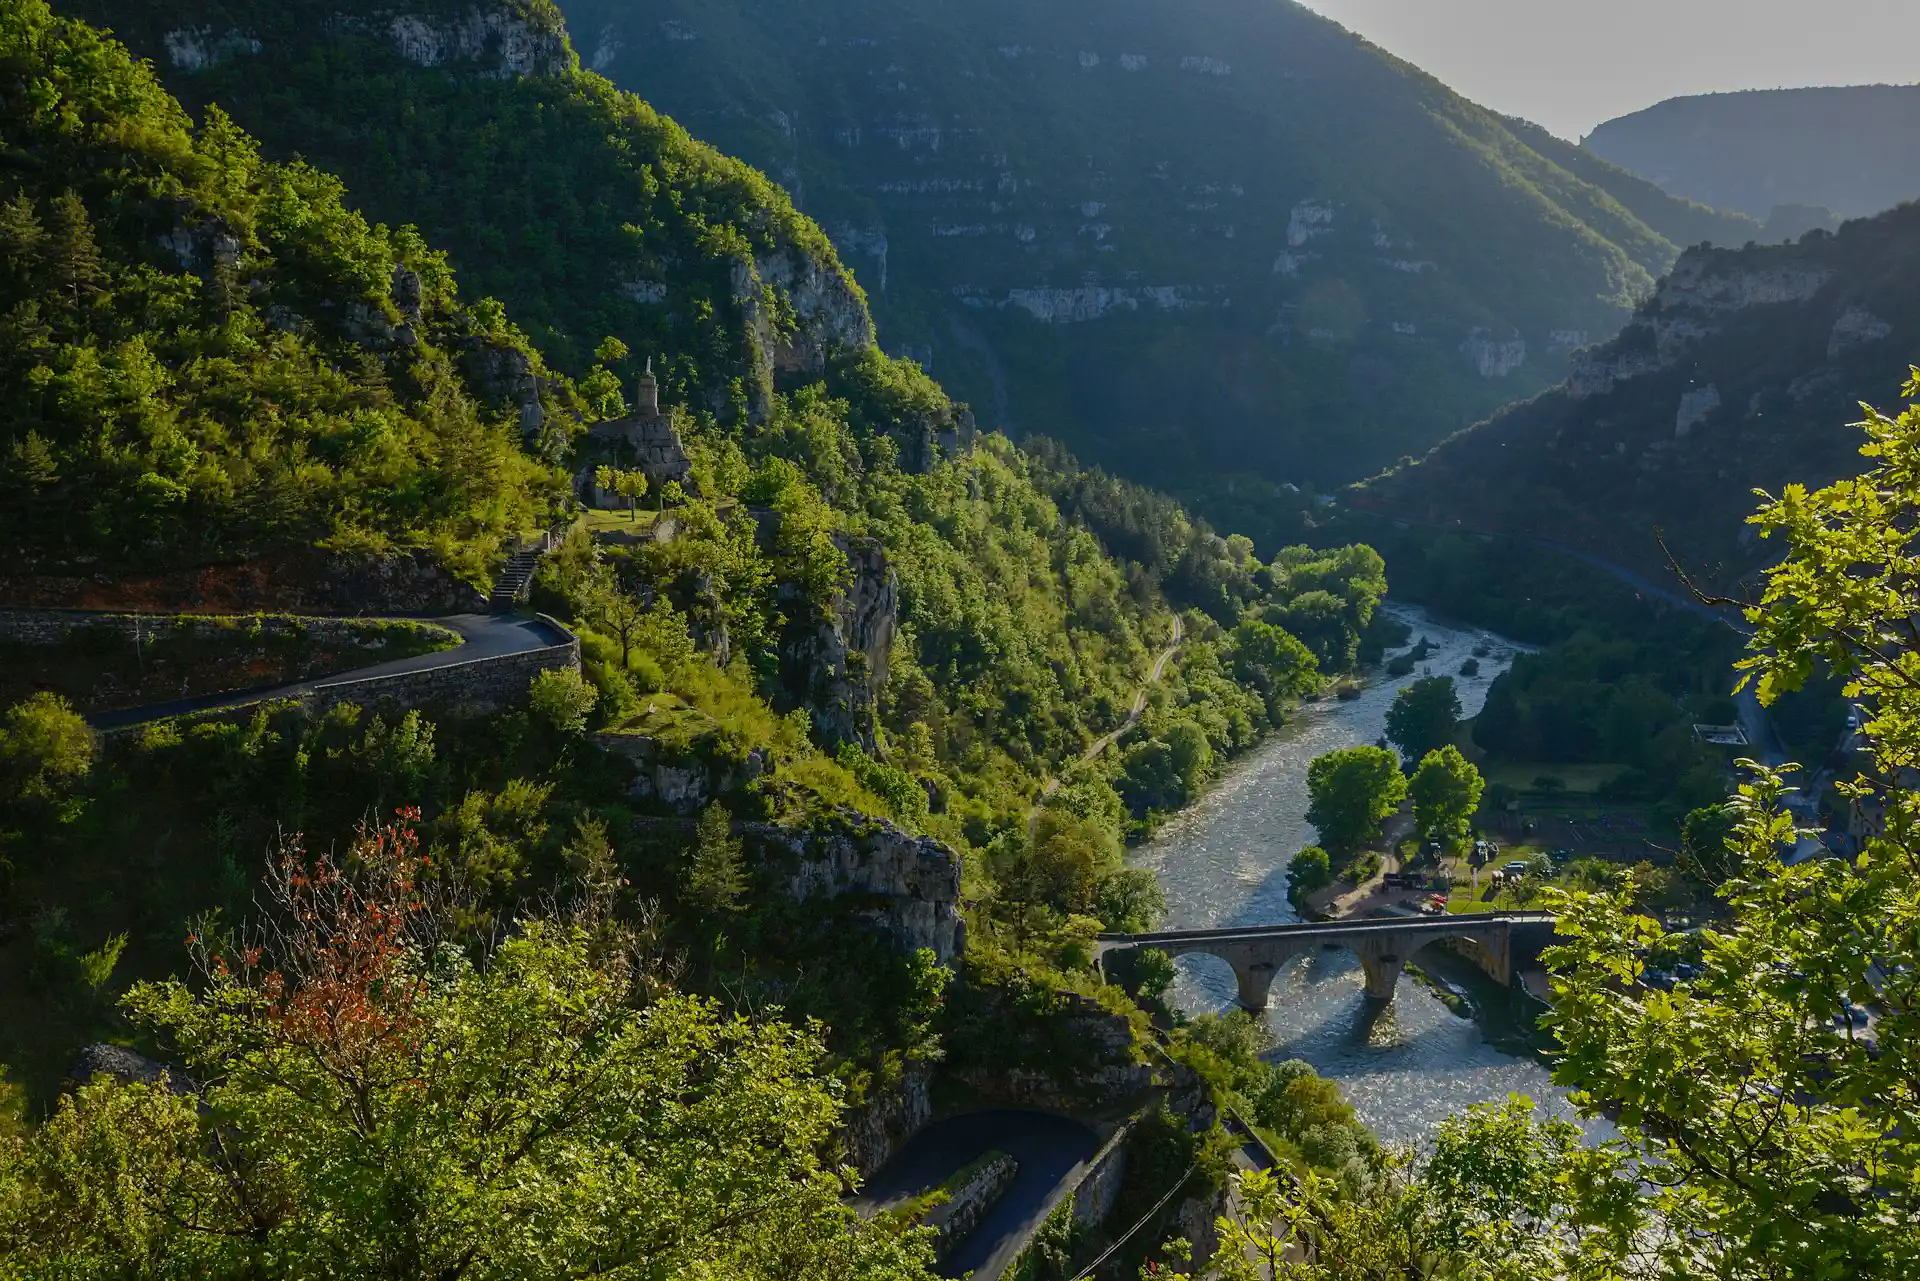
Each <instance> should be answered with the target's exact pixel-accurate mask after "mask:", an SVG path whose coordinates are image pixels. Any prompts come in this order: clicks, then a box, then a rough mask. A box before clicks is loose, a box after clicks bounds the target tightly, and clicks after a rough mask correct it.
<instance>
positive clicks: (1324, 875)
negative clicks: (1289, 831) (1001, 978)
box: [1287, 845, 1333, 907]
mask: <svg viewBox="0 0 1920 1281" xmlns="http://www.w3.org/2000/svg"><path fill="white" fill-rule="evenodd" d="M1331 884H1333V860H1332V859H1331V858H1329V857H1328V856H1327V852H1326V851H1325V850H1323V849H1321V848H1320V847H1319V846H1318V845H1309V846H1307V848H1305V849H1303V850H1301V851H1300V852H1299V853H1298V854H1295V855H1294V856H1293V860H1292V861H1291V862H1289V863H1288V864H1287V901H1288V902H1290V903H1292V904H1293V905H1294V906H1295V907H1299V906H1300V905H1301V904H1303V903H1305V902H1306V901H1307V895H1309V894H1311V893H1313V892H1314V891H1315V890H1323V889H1325V888H1326V887H1327V886H1329V885H1331Z"/></svg>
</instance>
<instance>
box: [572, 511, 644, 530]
mask: <svg viewBox="0 0 1920 1281" xmlns="http://www.w3.org/2000/svg"><path fill="white" fill-rule="evenodd" d="M658 519H660V513H659V512H653V511H647V510H646V509H645V508H642V509H641V510H639V511H637V512H629V511H627V510H626V509H625V508H618V509H607V508H595V509H593V510H591V511H589V512H588V513H587V515H586V521H587V532H588V533H590V534H603V533H614V534H631V533H644V532H646V531H647V530H649V529H652V528H653V522H654V521H656V520H658Z"/></svg>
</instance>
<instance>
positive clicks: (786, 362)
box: [755, 246, 873, 374]
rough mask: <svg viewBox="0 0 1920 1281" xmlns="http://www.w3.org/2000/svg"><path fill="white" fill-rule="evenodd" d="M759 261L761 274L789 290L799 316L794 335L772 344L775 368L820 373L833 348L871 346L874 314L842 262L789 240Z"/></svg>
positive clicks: (852, 349)
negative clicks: (818, 256)
mask: <svg viewBox="0 0 1920 1281" xmlns="http://www.w3.org/2000/svg"><path fill="white" fill-rule="evenodd" d="M755 265H756V268H757V270H758V274H759V277H760V279H761V280H763V281H765V282H766V283H767V284H769V285H772V286H773V287H774V288H775V289H778V290H779V291H780V292H781V293H783V294H785V295H786V298H787V302H788V304H789V305H790V306H792V308H793V313H794V315H795V316H796V317H798V319H799V321H800V324H799V327H798V328H797V329H796V330H795V331H794V332H793V333H792V334H791V335H785V336H783V337H782V339H781V341H779V342H777V343H775V344H774V347H773V351H772V356H773V367H774V369H775V370H777V371H780V372H783V373H784V372H790V371H797V372H802V373H809V374H818V373H821V372H823V371H824V370H825V369H826V367H827V358H828V357H829V356H830V355H832V354H833V353H834V352H835V351H859V350H862V349H864V348H867V347H871V346H873V318H872V317H871V316H869V315H868V314H867V305H866V302H865V301H864V300H863V299H862V298H861V297H860V294H859V292H858V289H857V288H856V286H855V285H854V283H853V278H852V277H851V276H850V275H848V274H847V273H846V272H845V271H842V270H841V269H840V267H839V264H837V263H834V262H831V261H823V260H821V259H819V258H816V257H814V256H813V255H812V254H810V253H808V252H806V251H805V250H803V249H800V248H798V247H796V246H789V247H787V248H784V249H782V250H780V251H779V252H776V253H772V254H766V255H763V256H761V257H760V258H758V259H757V260H756V264H755Z"/></svg>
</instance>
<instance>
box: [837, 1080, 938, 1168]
mask: <svg viewBox="0 0 1920 1281" xmlns="http://www.w3.org/2000/svg"><path fill="white" fill-rule="evenodd" d="M932 1086H933V1073H931V1072H929V1071H928V1070H927V1069H925V1068H909V1069H908V1070H907V1071H906V1072H905V1073H904V1074H903V1075H902V1076H901V1078H900V1080H899V1081H898V1082H897V1083H896V1084H894V1085H893V1086H891V1087H889V1088H886V1089H884V1090H882V1092H881V1093H880V1094H879V1095H878V1096H876V1097H874V1098H871V1099H868V1100H867V1101H866V1102H865V1103H863V1104H861V1105H860V1106H859V1107H857V1108H854V1109H852V1110H851V1111H849V1112H848V1113H847V1116H846V1123H845V1128H844V1129H843V1130H842V1131H841V1135H840V1138H841V1142H843V1143H844V1144H845V1145H846V1148H847V1163H848V1164H849V1165H851V1166H852V1167H853V1168H854V1169H856V1170H858V1171H859V1172H860V1174H861V1176H862V1177H863V1178H864V1177H865V1176H867V1175H870V1174H872V1173H873V1172H874V1171H875V1170H878V1169H879V1168H880V1167H881V1166H883V1165H885V1164H886V1163H887V1162H888V1161H891V1160H892V1159H893V1154H894V1153H895V1152H898V1151H899V1150H900V1146H901V1145H902V1144H903V1143H905V1142H906V1141H907V1140H908V1139H910V1138H912V1137H913V1136H914V1135H916V1134H918V1133H919V1132H920V1131H921V1130H922V1129H924V1128H925V1127H926V1124H927V1123H928V1122H929V1121H931V1120H933V1095H932Z"/></svg>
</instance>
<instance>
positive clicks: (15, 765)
mask: <svg viewBox="0 0 1920 1281" xmlns="http://www.w3.org/2000/svg"><path fill="white" fill-rule="evenodd" d="M93 754H94V740H93V731H92V730H91V729H89V728H88V727H87V722H86V718H85V717H83V716H81V715H80V713H79V712H76V711H75V710H74V709H73V704H71V703H69V702H67V700H66V699H64V698H62V697H60V696H59V695H58V694H53V693H49V692H47V691H45V690H42V691H41V692H39V693H37V694H34V695H31V696H30V697H28V698H27V699H26V700H25V701H24V702H20V703H16V704H14V705H13V706H12V707H10V708H8V709H7V715H6V720H5V722H4V724H0V762H4V763H5V767H6V772H7V774H8V776H9V782H10V784H11V786H12V790H13V791H14V792H15V793H16V794H18V795H23V796H35V797H44V796H48V795H50V794H51V793H52V792H53V791H54V789H55V788H57V787H59V786H60V785H63V784H66V783H70V782H73V781H74V780H76V779H80V778H84V777H85V776H86V773H87V771H88V770H90V769H91V768H93Z"/></svg>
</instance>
